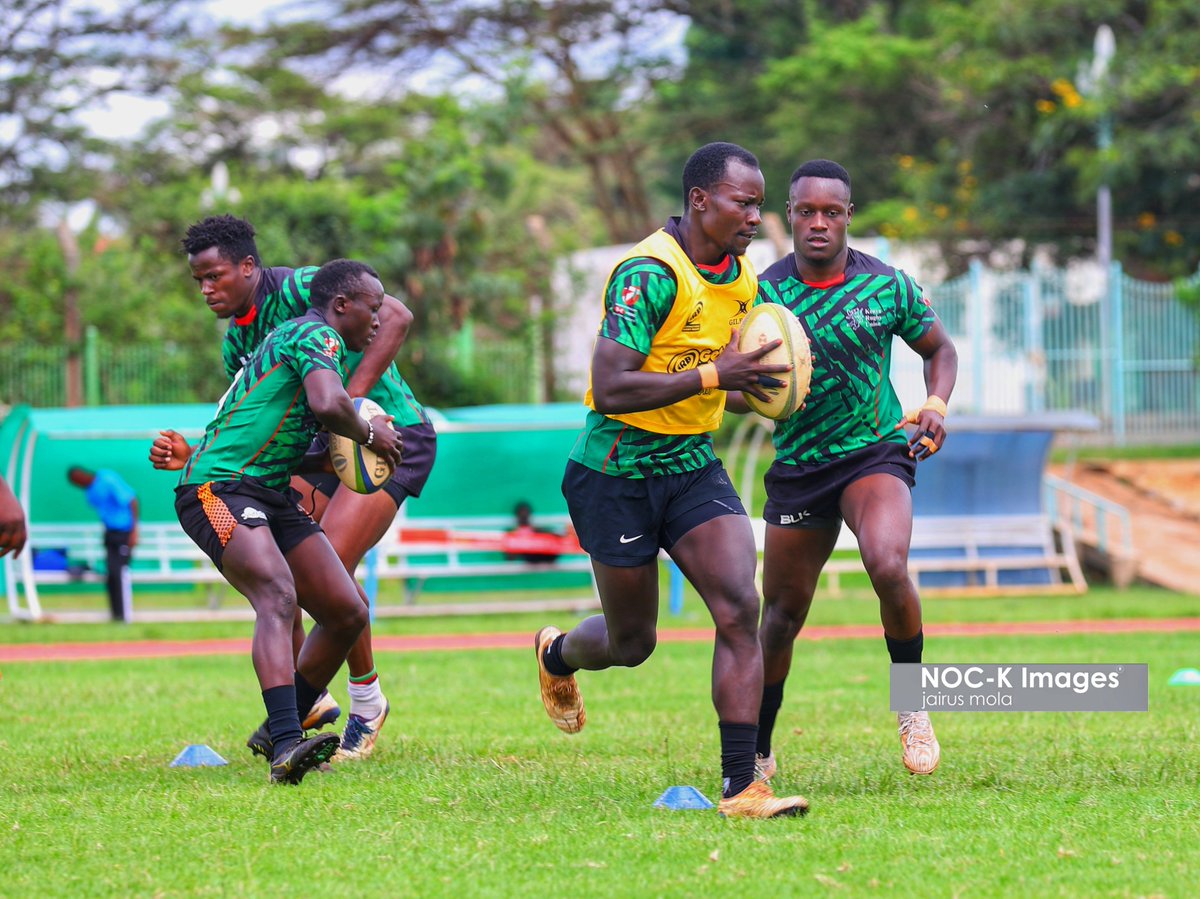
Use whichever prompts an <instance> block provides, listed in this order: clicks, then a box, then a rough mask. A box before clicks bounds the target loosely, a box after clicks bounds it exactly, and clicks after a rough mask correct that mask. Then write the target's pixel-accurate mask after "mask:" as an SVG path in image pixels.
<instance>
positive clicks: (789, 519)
mask: <svg viewBox="0 0 1200 899" xmlns="http://www.w3.org/2000/svg"><path fill="white" fill-rule="evenodd" d="M811 517H812V512H810V511H808V510H807V509H805V510H804V511H803V512H797V513H796V514H795V515H792V514H790V513H787V512H784V513H783V514H782V515H780V516H779V523H780V524H800V522H802V521H804V519H806V518H811Z"/></svg>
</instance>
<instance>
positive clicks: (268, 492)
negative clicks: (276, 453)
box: [175, 478, 321, 571]
mask: <svg viewBox="0 0 1200 899" xmlns="http://www.w3.org/2000/svg"><path fill="white" fill-rule="evenodd" d="M175 514H176V515H178V516H179V523H180V524H181V525H183V530H184V531H185V532H186V533H187V535H188V536H189V537H191V538H192V540H193V541H194V542H195V544H196V545H197V546H198V547H200V548H201V549H202V550H204V553H205V555H207V556H208V557H209V558H210V559H212V560H213V563H214V564H215V565H216V566H217V569H218V570H221V571H223V570H224V568H223V567H222V564H221V560H222V558H223V556H224V555H225V545H226V544H227V543H228V542H229V539H230V538H231V537H232V536H233V532H234V529H235V528H238V527H250V528H260V527H269V528H270V529H271V536H272V537H274V538H275V545H276V546H278V547H279V551H280V553H282V554H283V555H287V554H288V553H289V552H290V551H291V550H293V549H295V548H296V547H297V546H299V545H300V544H301V543H302V542H304V541H305V540H306V539H308V538H309V537H311V536H312V535H313V534H319V533H320V532H321V526H320V525H319V524H317V523H316V522H315V521H313V519H312V516H310V515H309V514H308V513H307V512H305V511H304V510H302V509H301V508H300V507H299V506H298V505H297V504H296V499H295V496H294V491H292V490H291V489H290V488H288V493H287V494H284V493H281V492H279V491H278V490H273V489H271V488H270V487H265V486H263V485H262V484H260V483H257V482H256V481H255V479H253V478H246V479H244V480H241V481H207V482H206V483H203V484H185V485H183V486H181V487H176V488H175Z"/></svg>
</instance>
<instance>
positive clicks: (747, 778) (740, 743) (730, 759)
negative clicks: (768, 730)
mask: <svg viewBox="0 0 1200 899" xmlns="http://www.w3.org/2000/svg"><path fill="white" fill-rule="evenodd" d="M717 726H718V727H720V729H721V778H722V780H723V781H724V784H723V786H722V789H721V795H722V796H724V797H725V798H726V799H728V798H729V797H730V796H736V795H737V794H738V793H740V792H742V790H744V789H746V787H748V786H750V784H752V783H753V782H754V744H755V742H756V741H757V739H758V725H757V724H727V723H725V722H724V721H722V722H720V723H719V724H718V725H717Z"/></svg>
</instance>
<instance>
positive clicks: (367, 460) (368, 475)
mask: <svg viewBox="0 0 1200 899" xmlns="http://www.w3.org/2000/svg"><path fill="white" fill-rule="evenodd" d="M354 409H355V411H357V412H358V414H359V417H361V418H362V419H363V421H370V420H371V419H372V418H374V417H375V416H376V415H387V413H386V412H384V411H383V407H382V406H380V405H379V403H377V402H375V401H374V400H369V399H367V398H366V397H362V396H360V397H355V399H354ZM329 461H330V462H332V463H333V470H334V471H335V472H337V476H338V480H340V481H341V482H342V483H343V484H345V485H346V486H347V487H349V488H350V489H351V490H353V491H354V492H355V493H374V492H375V491H376V490H378V489H379V488H380V487H382V486H383V485H384V484H386V483H387V482H388V479H389V478H391V476H392V466H391V464H389V463H388V462H387V460H385V459H384V458H383V457H382V456H380V455H379V454H378V453H375V452H374V451H372V450H369V449H367V448H366V447H365V446H363V445H362V444H361V443H355V442H354V441H353V440H351V439H350V438H349V437H343V436H342V435H341V434H335V433H333V431H330V432H329Z"/></svg>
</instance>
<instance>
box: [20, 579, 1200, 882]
mask: <svg viewBox="0 0 1200 899" xmlns="http://www.w3.org/2000/svg"><path fill="white" fill-rule="evenodd" d="M1198 607H1200V603H1198V602H1197V599H1196V597H1181V596H1175V595H1173V594H1168V593H1162V592H1159V591H1151V590H1138V591H1126V592H1118V591H1111V590H1103V589H1098V590H1093V591H1092V592H1091V593H1089V594H1088V595H1087V596H1086V597H1082V598H1034V599H1020V600H1018V599H1004V600H936V601H929V602H927V603H926V610H927V612H926V617H927V621H929V623H930V627H931V629H933V628H934V627H936V623H937V622H961V621H997V622H1002V621H1023V620H1038V619H1045V620H1064V619H1068V618H1084V617H1106V618H1114V617H1116V618H1122V617H1149V616H1183V615H1195V614H1197V609H1198ZM685 612H686V613H685V615H683V616H680V617H678V618H671V617H668V616H666V615H665V614H664V618H663V625H664V627H668V628H670V627H676V626H688V627H695V626H697V625H699V624H702V623H706V622H707V619H706V617H705V615H704V613H703V611H702V610H701V609H700V608H699V605H698V603H697V602H696V601H694V600H692V599H689V602H688V604H687V607H686V610H685ZM543 619H544V620H545V621H555V622H556V623H559V624H560V625H566V624H569V623H570V618H569V616H562V615H553V614H552V615H549V616H541V617H539V618H536V619H535V618H531V617H529V616H505V617H503V618H486V619H480V618H474V619H444V620H424V619H421V620H413V621H409V620H403V621H401V620H385V621H381V622H379V623H378V627H377V631H378V632H381V633H416V632H424V633H430V632H449V631H458V632H467V631H471V630H476V631H478V630H485V629H486V630H493V631H495V630H521V631H527V632H529V633H530V634H532V630H533V628H534V627H535V626H536V625H537V624H539V623H544V620H543ZM877 620H878V619H877V611H876V608H875V603H874V602H873V601H872V600H870V599H867V598H857V599H855V598H851V599H845V600H837V601H827V602H819V603H818V604H817V606H816V607H815V609H814V615H813V622H812V623H813V624H836V623H847V624H849V623H869V622H875V621H877ZM247 633H248V627H247V625H245V624H238V623H232V624H205V625H187V626H182V625H134V626H130V627H123V628H118V627H112V626H82V625H81V626H54V627H49V628H48V627H44V626H31V625H12V624H10V625H0V643H14V642H29V641H46V640H102V639H115V638H117V637H120V638H122V639H125V638H141V637H156V636H157V637H170V638H173V639H182V638H187V637H193V636H197V637H206V636H207V637H211V636H232V635H245V634H247ZM926 660H927V661H946V662H1003V663H1011V662H1055V663H1068V662H1081V663H1082V662H1120V663H1126V662H1128V663H1136V662H1146V663H1149V666H1150V711H1149V712H1148V713H1144V714H1143V713H1108V714H1084V713H1078V714H1062V713H1053V714H1051V713H1042V714H1022V713H991V714H983V713H941V714H936V713H935V715H934V721H935V724H936V726H937V730H938V736H939V738H940V740H941V743H942V747H943V760H942V765H941V767H940V768H939V769H938V771H937V772H936V773H935V774H934V775H933V776H931V777H927V778H915V777H911V776H909V775H908V774H907V773H906V772H905V771H904V769H903V767H902V766H901V763H900V753H899V743H898V740H897V738H896V731H895V718H894V715H893V714H892V713H890V712H889V711H888V708H887V706H888V681H887V665H886V654H885V652H884V650H883V646H882V639H879V640H874V639H861V640H821V641H804V642H802V643H801V644H800V646H799V647H798V654H797V664H796V666H795V668H794V670H793V675H792V678H791V680H790V681H789V685H788V695H787V698H786V700H785V705H784V710H783V713H782V715H781V720H780V725H779V727H778V728H777V731H776V734H777V740H776V747H775V748H776V753H777V755H778V756H779V759H780V773H779V775H777V777H776V779H775V783H776V787H777V790H780V791H785V790H786V791H794V792H801V793H803V794H804V795H806V796H807V797H808V798H809V800H810V802H811V803H812V812H811V814H810V815H809V816H808V817H807V818H804V819H785V820H778V821H759V822H746V821H725V820H723V819H721V818H719V817H718V816H717V815H715V814H714V813H713V812H697V811H686V812H670V811H664V810H660V809H655V808H653V807H652V803H653V802H654V800H655V798H656V797H657V796H658V795H659V794H660V793H661V792H662V791H663V790H664V789H666V788H667V787H668V786H672V785H677V784H690V785H694V786H696V787H698V788H699V789H701V790H702V791H703V792H704V793H705V794H706V795H708V796H709V797H710V798H713V799H715V798H716V794H717V789H718V784H717V780H718V777H719V747H718V745H717V730H716V727H715V714H714V712H713V711H712V707H711V705H710V703H709V699H708V692H709V666H710V662H711V647H710V646H709V645H708V644H705V643H698V644H665V643H664V644H662V645H660V647H659V648H658V650H657V651H656V653H655V654H654V656H653V657H652V658H651V659H650V661H649V662H647V663H646V664H645V665H644V666H642V667H641V668H639V669H636V670H628V671H627V670H614V671H609V672H605V673H599V674H588V673H586V672H585V673H584V674H582V675H581V685H582V687H583V690H584V695H585V696H586V698H587V702H588V711H589V724H588V727H587V729H585V730H584V731H583V732H582V733H581V734H579V735H577V736H573V737H568V736H565V735H563V734H560V733H559V732H558V731H556V730H555V729H554V727H553V726H552V725H551V724H550V722H549V721H548V720H547V719H546V717H545V715H544V713H543V711H542V709H541V705H540V702H539V701H538V697H537V688H536V676H535V672H534V664H533V660H532V653H531V652H530V651H529V650H521V651H515V650H487V651H484V650H479V651H469V652H456V653H444V652H443V653H411V654H408V653H406V654H397V653H380V654H379V658H378V661H379V668H380V671H381V674H382V677H383V679H384V685H385V690H386V691H387V693H388V695H389V698H390V699H391V702H392V713H391V718H390V719H389V722H388V725H387V727H386V728H385V730H384V735H383V737H382V738H381V741H380V748H379V750H378V751H377V754H376V756H375V757H374V758H373V759H371V760H370V761H368V762H366V763H362V764H357V765H348V766H342V767H337V768H335V769H334V770H333V771H331V772H330V773H328V774H314V775H311V776H310V777H309V778H308V779H306V780H305V782H304V784H302V785H301V786H300V787H298V788H279V787H270V786H269V785H268V784H267V782H266V766H265V764H264V763H263V762H262V761H261V760H255V759H252V758H251V756H250V754H249V752H248V751H247V750H246V749H245V748H244V746H243V745H242V744H243V741H244V739H245V737H246V736H247V735H248V734H249V732H250V731H251V730H252V729H253V727H254V726H255V725H256V724H257V723H258V722H259V720H261V717H262V707H261V702H260V701H259V698H258V695H257V692H256V688H255V684H254V678H253V672H252V670H251V668H250V664H249V660H248V658H243V657H239V656H214V657H199V658H195V657H193V658H181V659H170V660H127V661H120V662H73V663H56V664H53V665H46V664H31V663H8V664H5V665H3V666H0V715H2V719H0V721H2V724H0V771H3V772H4V774H5V775H6V780H7V784H6V786H5V789H4V791H3V793H2V794H0V796H2V798H0V834H2V835H3V836H2V837H0V871H2V872H3V876H2V877H0V895H3V896H43V895H70V896H115V895H121V896H124V895H162V896H193V895H197V896H204V895H238V896H243V895H245V896H275V895H279V894H283V893H289V892H291V893H295V892H303V893H305V894H314V895H330V896H350V895H362V894H368V895H369V894H382V895H403V896H450V895H457V896H518V895H520V896H526V895H533V894H537V895H545V896H683V895H689V896H700V895H710V894H717V893H718V892H720V893H734V892H736V894H738V895H746V896H760V895H761V896H779V895H801V894H811V893H816V894H830V895H884V894H888V895H894V894H896V893H901V892H905V893H907V892H917V893H920V894H921V895H925V896H1002V895H1021V896H1148V895H1160V896H1188V895H1192V894H1193V893H1194V892H1195V881H1196V875H1195V872H1196V871H1197V870H1200V783H1198V781H1200V766H1198V765H1197V764H1196V747H1197V739H1198V737H1200V688H1195V687H1192V688H1188V687H1168V686H1167V678H1168V677H1169V675H1170V673H1171V672H1172V671H1174V670H1175V669H1176V668H1180V667H1196V666H1200V634H1196V633H1188V632H1180V633H1166V634H1103V635H1101V634H1094V635H1082V636H1063V635H1058V636H1039V637H1030V636H1021V637H1013V636H987V637H971V638H949V637H946V638H936V639H935V638H931V639H929V641H928V642H927V649H926ZM335 693H336V694H338V695H339V698H340V699H342V700H345V687H344V679H343V678H341V677H339V679H338V680H337V682H336V683H335ZM193 743H204V744H208V745H209V746H211V747H212V748H213V749H215V750H216V751H217V752H219V753H220V754H221V755H223V756H224V757H225V758H227V759H228V760H229V761H230V764H229V765H228V766H226V767H220V768H200V769H172V768H169V767H168V763H169V762H170V760H171V759H172V758H173V757H174V756H175V755H176V754H177V753H178V752H179V751H180V750H181V749H182V748H183V747H184V746H185V745H188V744H193Z"/></svg>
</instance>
